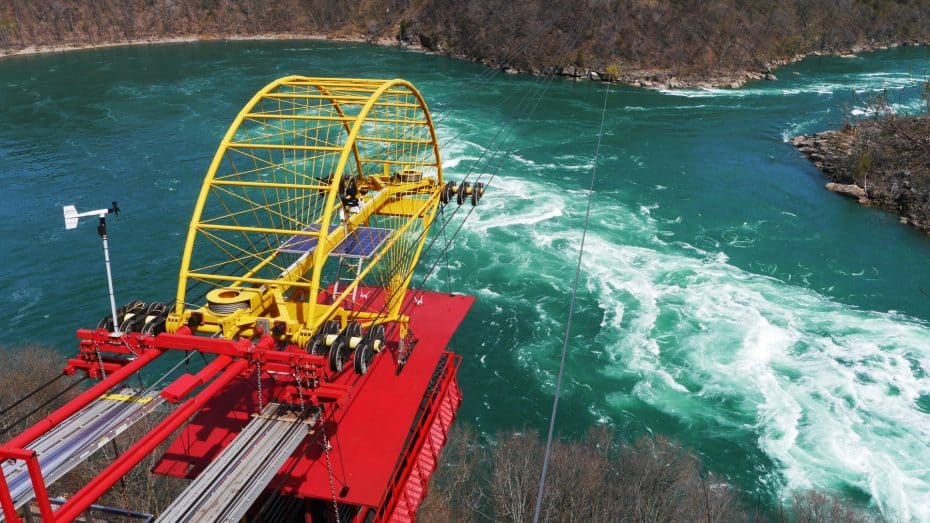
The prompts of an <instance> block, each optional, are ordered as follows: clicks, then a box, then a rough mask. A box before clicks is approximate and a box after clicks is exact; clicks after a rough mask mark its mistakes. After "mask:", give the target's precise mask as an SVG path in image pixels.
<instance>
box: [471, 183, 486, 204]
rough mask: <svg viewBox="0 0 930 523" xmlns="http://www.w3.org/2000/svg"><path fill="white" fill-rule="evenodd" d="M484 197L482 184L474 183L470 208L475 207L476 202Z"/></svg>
mask: <svg viewBox="0 0 930 523" xmlns="http://www.w3.org/2000/svg"><path fill="white" fill-rule="evenodd" d="M483 195H484V184H483V183H481V182H475V186H474V187H472V188H471V206H472V207H477V206H478V202H480V201H481V197H482V196H483Z"/></svg>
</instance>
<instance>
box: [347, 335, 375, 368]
mask: <svg viewBox="0 0 930 523" xmlns="http://www.w3.org/2000/svg"><path fill="white" fill-rule="evenodd" d="M374 358H375V344H374V341H372V340H370V339H363V340H362V341H360V342H359V344H358V347H355V354H354V355H353V358H352V360H353V361H352V363H353V366H354V367H355V373H356V374H365V373H366V372H368V368H369V367H370V366H371V361H372V360H373V359H374Z"/></svg>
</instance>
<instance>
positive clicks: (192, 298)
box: [166, 76, 449, 346]
mask: <svg viewBox="0 0 930 523" xmlns="http://www.w3.org/2000/svg"><path fill="white" fill-rule="evenodd" d="M443 187H444V186H443V179H442V163H441V160H440V153H439V144H438V141H437V139H436V131H435V129H434V127H433V121H432V119H431V117H430V114H429V110H428V109H427V106H426V103H425V101H424V100H423V97H422V96H421V95H420V93H419V92H418V91H417V89H416V88H414V86H413V85H411V84H410V83H409V82H407V81H405V80H400V79H394V80H366V79H342V78H311V77H303V76H288V77H285V78H281V79H278V80H276V81H274V82H272V83H270V84H268V85H267V86H265V87H264V88H263V89H262V90H260V91H259V92H258V93H257V94H255V96H254V97H253V98H252V99H251V100H250V101H249V102H248V103H247V104H246V105H245V107H244V108H243V109H242V111H240V112H239V114H238V116H237V117H236V119H235V120H234V121H233V123H232V125H231V126H230V127H229V130H228V131H227V132H226V135H225V136H224V138H223V141H222V143H221V144H220V146H219V149H218V150H217V152H216V155H215V156H214V157H213V161H212V163H211V164H210V168H209V170H208V172H207V175H206V178H205V180H204V182H203V186H202V188H201V190H200V196H199V198H198V199H197V204H196V206H195V208H194V215H193V218H192V219H191V223H190V228H189V231H188V235H187V241H186V243H185V246H184V254H183V257H182V260H181V270H180V275H179V279H178V290H177V299H176V302H175V307H174V311H173V313H172V314H170V315H169V317H168V321H167V323H166V327H167V330H168V331H169V332H176V331H177V330H178V328H179V327H180V326H181V325H184V324H187V325H189V326H191V327H194V328H195V329H196V330H197V331H198V332H204V333H212V334H217V333H218V334H220V335H222V336H223V337H226V338H234V337H247V336H254V335H256V334H260V333H264V334H268V333H274V335H276V336H277V337H278V338H279V340H281V341H290V342H293V343H297V344H298V345H300V346H306V344H307V342H308V341H309V339H310V337H311V336H312V335H313V334H315V333H318V332H322V329H323V326H324V324H325V323H326V322H332V321H333V320H338V321H339V325H340V327H341V328H344V327H345V326H346V325H347V323H348V322H349V321H354V322H358V323H359V324H360V325H361V326H362V327H370V326H372V325H376V324H387V323H390V322H396V323H397V324H398V325H399V328H400V334H401V336H404V335H406V330H407V322H408V318H407V317H406V316H404V315H403V314H402V311H401V305H402V302H403V298H404V296H405V294H406V291H407V288H408V286H409V285H410V281H411V278H412V276H413V269H414V267H415V265H416V262H417V260H418V259H419V256H420V254H421V252H422V250H423V245H424V242H425V240H426V237H427V232H428V231H429V227H430V225H431V223H432V222H433V219H434V218H435V216H436V213H437V210H438V208H439V206H440V202H441V199H442V197H443V195H442V193H443ZM448 190H449V188H446V191H448ZM445 198H446V200H444V201H447V198H448V195H445ZM353 249H354V250H353ZM343 270H345V271H346V272H348V273H350V274H348V275H346V274H342V271H343ZM352 273H354V274H352ZM359 295H361V296H362V298H359ZM203 298H206V300H205V301H206V303H204V301H202V300H203ZM192 302H193V303H192Z"/></svg>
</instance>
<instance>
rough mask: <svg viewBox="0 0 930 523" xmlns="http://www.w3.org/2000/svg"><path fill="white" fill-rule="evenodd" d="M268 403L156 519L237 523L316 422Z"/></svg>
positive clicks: (315, 417)
mask: <svg viewBox="0 0 930 523" xmlns="http://www.w3.org/2000/svg"><path fill="white" fill-rule="evenodd" d="M285 411H286V408H285V407H283V406H281V405H279V404H277V403H270V404H268V406H266V407H265V408H264V409H263V410H262V413H261V414H259V415H257V416H255V417H254V418H253V419H252V421H250V422H249V424H248V425H246V426H245V428H244V429H242V432H240V433H239V435H238V436H236V438H235V439H234V440H233V441H232V443H230V444H229V446H227V447H226V448H225V449H224V450H223V452H222V453H221V454H220V455H219V456H217V457H216V459H215V460H213V462H212V463H210V465H209V466H207V468H205V469H204V470H203V472H201V473H200V475H199V476H198V477H197V479H195V480H194V481H192V482H191V484H190V485H188V486H187V489H185V490H184V492H182V493H181V495H180V496H178V498H177V499H175V500H174V502H173V503H172V504H171V505H170V506H169V507H168V508H167V509H165V511H164V512H163V513H162V514H161V515H160V516H159V518H158V520H157V521H164V522H175V521H177V522H181V521H240V520H241V519H242V517H243V516H245V513H246V512H247V511H248V510H249V508H251V507H252V504H253V503H254V502H255V500H256V499H258V497H259V496H260V495H261V494H262V492H264V490H265V487H267V486H268V484H269V483H270V482H271V480H272V479H273V478H274V476H275V474H276V473H277V472H278V470H279V469H280V468H281V466H282V465H284V462H285V460H287V458H288V457H289V456H290V455H291V453H293V452H294V450H295V449H296V448H297V446H298V445H300V443H301V442H302V441H303V440H304V438H305V437H306V436H307V434H308V433H309V430H310V427H312V426H313V424H314V423H315V422H316V419H317V418H318V416H317V415H314V416H312V417H311V418H310V419H308V420H304V419H299V418H297V417H294V416H291V415H288V414H286V413H285Z"/></svg>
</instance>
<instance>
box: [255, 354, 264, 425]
mask: <svg viewBox="0 0 930 523" xmlns="http://www.w3.org/2000/svg"><path fill="white" fill-rule="evenodd" d="M255 375H256V376H257V377H258V411H259V412H261V411H262V410H264V409H265V402H264V400H263V398H262V360H261V359H260V358H259V359H256V360H255Z"/></svg>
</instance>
